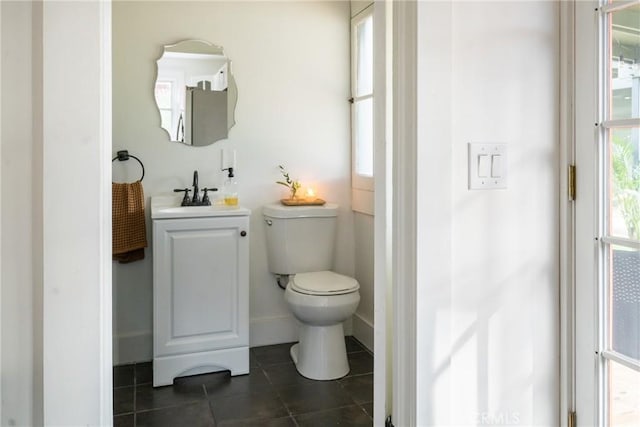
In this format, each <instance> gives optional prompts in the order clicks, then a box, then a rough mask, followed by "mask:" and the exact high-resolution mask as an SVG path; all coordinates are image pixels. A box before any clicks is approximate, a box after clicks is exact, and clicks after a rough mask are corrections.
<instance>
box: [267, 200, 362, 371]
mask: <svg viewBox="0 0 640 427" xmlns="http://www.w3.org/2000/svg"><path fill="white" fill-rule="evenodd" d="M262 213H263V215H264V221H265V224H266V227H265V230H266V237H267V261H268V264H269V271H271V272H272V273H273V274H275V275H276V277H277V279H278V283H279V284H281V282H282V279H285V283H287V287H286V289H285V293H284V298H285V300H286V302H287V304H288V306H289V308H290V310H291V313H292V314H293V316H294V317H295V318H296V319H297V320H298V323H299V331H298V336H299V342H298V343H297V344H295V345H294V346H293V347H291V351H290V353H291V358H292V359H293V361H294V362H295V364H296V368H297V369H298V372H299V373H300V374H301V375H303V376H305V377H307V378H310V379H313V380H333V379H336V378H341V377H343V376H345V375H347V374H348V373H349V363H348V361H347V350H346V348H345V342H344V330H343V328H342V322H344V321H345V320H347V319H348V318H349V317H351V315H353V313H354V312H355V310H356V308H357V307H358V303H359V302H360V293H359V291H358V289H359V287H360V286H359V285H358V282H357V281H356V280H355V279H353V278H351V277H348V276H344V275H342V274H338V273H335V272H333V271H331V268H332V263H333V259H334V251H333V250H334V247H335V237H336V231H337V221H336V219H337V216H338V206H337V205H335V204H330V203H327V204H326V205H324V206H293V207H290V206H282V205H281V204H271V205H266V206H264V207H263V209H262ZM286 280H288V282H286Z"/></svg>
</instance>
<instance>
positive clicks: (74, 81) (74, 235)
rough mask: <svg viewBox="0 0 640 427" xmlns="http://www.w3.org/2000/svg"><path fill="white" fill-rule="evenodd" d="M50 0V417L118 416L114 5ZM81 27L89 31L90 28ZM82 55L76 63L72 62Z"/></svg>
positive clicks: (45, 166) (45, 20)
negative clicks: (113, 241)
mask: <svg viewBox="0 0 640 427" xmlns="http://www.w3.org/2000/svg"><path fill="white" fill-rule="evenodd" d="M110 6H111V5H110V3H109V2H80V3H77V2H44V4H43V8H42V21H41V22H42V24H41V28H42V32H41V39H42V40H43V45H42V67H41V68H42V96H41V99H39V100H38V102H39V103H40V105H42V112H43V113H42V145H43V152H42V164H41V167H40V165H38V166H37V167H36V169H41V170H42V176H43V177H44V178H45V179H44V183H43V184H42V212H43V245H42V250H43V284H44V285H43V298H42V299H43V301H42V319H43V321H44V326H43V339H42V341H43V347H42V348H43V355H42V369H43V386H42V387H43V395H44V398H43V414H44V425H48V426H63V425H109V424H110V423H111V420H112V417H113V412H112V389H111V387H112V381H111V375H112V361H111V340H110V338H111V298H110V294H111V268H110V267H111V265H110V264H111V262H110V260H109V258H110V255H111V193H110V191H109V189H110V186H111V185H110V183H111V162H110V148H111V147H110V146H111V120H110V119H111V114H110V112H111V91H110V81H111V61H110V58H111V56H110V52H111V37H110V36H111V34H110V30H111V20H110V17H111V7H110ZM79 35H82V36H81V37H80V36H79ZM70 64H73V66H70Z"/></svg>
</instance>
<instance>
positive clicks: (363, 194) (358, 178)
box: [350, 4, 375, 214]
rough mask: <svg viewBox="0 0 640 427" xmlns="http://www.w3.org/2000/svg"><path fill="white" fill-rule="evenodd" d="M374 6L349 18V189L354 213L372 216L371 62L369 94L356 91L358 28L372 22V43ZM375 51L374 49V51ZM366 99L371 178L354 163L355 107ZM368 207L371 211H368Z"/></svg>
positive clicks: (373, 116) (373, 134) (373, 130)
mask: <svg viewBox="0 0 640 427" xmlns="http://www.w3.org/2000/svg"><path fill="white" fill-rule="evenodd" d="M373 10H374V5H373V4H371V5H369V6H367V7H366V8H365V9H363V10H362V11H360V12H359V13H358V14H357V15H355V16H354V17H352V18H351V99H350V101H351V187H352V190H353V191H352V193H353V209H354V210H356V211H363V212H364V213H370V214H373V191H374V182H375V181H374V177H375V129H374V128H375V126H374V122H375V120H373V118H375V96H374V93H375V88H374V83H373V81H374V69H375V64H374V61H372V66H371V81H372V88H371V92H370V93H366V94H364V95H360V96H357V93H356V89H357V87H358V52H359V49H358V34H357V28H358V26H359V25H360V24H361V23H362V22H364V21H365V20H367V19H369V18H370V19H371V20H372V25H373V28H372V32H371V37H372V40H371V43H372V45H373V43H374V32H375V19H374V14H373ZM374 50H375V49H374ZM368 99H372V100H373V106H372V122H371V134H372V139H371V152H372V156H373V159H372V162H373V174H372V175H371V176H367V175H361V174H359V173H357V169H356V162H357V159H358V155H359V153H358V147H357V138H358V134H357V126H356V106H357V105H358V103H360V102H362V101H366V100H368ZM368 206H370V207H371V209H368Z"/></svg>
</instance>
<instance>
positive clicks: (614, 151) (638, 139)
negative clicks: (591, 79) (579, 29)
mask: <svg viewBox="0 0 640 427" xmlns="http://www.w3.org/2000/svg"><path fill="white" fill-rule="evenodd" d="M600 11H601V14H600V19H601V22H600V36H601V37H600V40H601V46H600V52H601V57H600V64H601V65H600V87H601V93H600V117H601V120H600V123H599V128H600V132H599V135H598V141H599V144H598V147H599V154H598V157H599V167H598V171H599V172H598V175H599V177H598V182H599V185H600V188H599V191H598V194H599V197H598V198H599V200H598V201H597V205H598V209H597V211H598V218H599V220H598V222H599V224H598V227H597V228H598V229H599V230H600V232H599V238H598V241H599V248H598V252H599V254H598V280H597V284H598V285H597V286H598V289H597V295H598V307H599V310H598V311H599V313H598V316H597V319H598V336H599V337H600V340H599V351H598V354H599V360H598V364H599V369H598V372H599V378H598V384H599V387H598V388H599V401H600V405H599V407H600V411H599V412H600V414H599V421H600V423H601V424H602V425H603V426H607V427H622V426H627V425H640V253H639V249H640V3H638V2H626V3H624V4H623V3H621V2H615V3H613V2H612V3H609V4H605V5H603V7H601V9H600Z"/></svg>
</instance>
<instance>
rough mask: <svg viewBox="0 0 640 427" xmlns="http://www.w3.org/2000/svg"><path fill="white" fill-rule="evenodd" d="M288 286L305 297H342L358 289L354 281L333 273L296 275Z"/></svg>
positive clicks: (321, 272) (358, 286)
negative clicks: (305, 295)
mask: <svg viewBox="0 0 640 427" xmlns="http://www.w3.org/2000/svg"><path fill="white" fill-rule="evenodd" d="M290 285H291V288H292V290H294V291H296V292H300V293H301V294H307V295H343V294H348V293H351V292H355V291H357V290H358V289H360V284H358V281H357V280H356V279H354V278H353V277H349V276H344V275H342V274H338V273H334V272H333V271H314V272H311V273H298V274H296V275H295V276H293V278H292V279H291V282H290Z"/></svg>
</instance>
